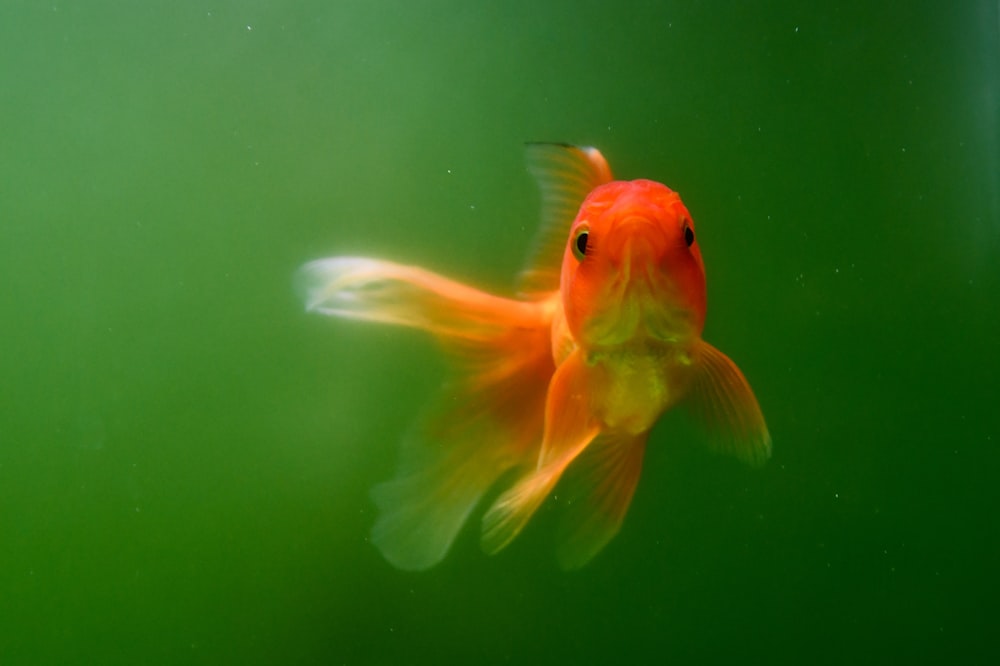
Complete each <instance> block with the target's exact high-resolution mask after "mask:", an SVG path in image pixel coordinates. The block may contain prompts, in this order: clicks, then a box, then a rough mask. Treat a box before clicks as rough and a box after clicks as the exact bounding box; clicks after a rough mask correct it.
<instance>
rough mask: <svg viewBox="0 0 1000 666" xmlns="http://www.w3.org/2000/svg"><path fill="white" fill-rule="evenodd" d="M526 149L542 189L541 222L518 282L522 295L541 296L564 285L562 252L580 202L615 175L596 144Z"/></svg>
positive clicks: (534, 145)
mask: <svg viewBox="0 0 1000 666" xmlns="http://www.w3.org/2000/svg"><path fill="white" fill-rule="evenodd" d="M526 150H527V161H528V171H529V172H530V173H531V175H532V176H534V177H535V180H536V181H537V182H538V187H539V189H540V190H541V195H542V224H541V227H540V229H539V230H538V234H537V235H536V236H535V242H534V245H533V246H532V249H531V253H530V254H529V255H528V262H527V265H526V266H525V268H524V271H523V272H522V273H521V277H520V283H519V285H518V286H519V290H520V291H521V292H522V293H525V294H540V293H545V292H551V291H555V290H556V289H558V288H559V273H560V268H561V264H562V258H563V251H564V249H565V247H566V240H567V238H568V236H569V228H570V225H572V224H573V220H574V219H576V214H577V213H578V212H579V211H580V204H582V203H583V200H584V199H586V198H587V195H588V194H590V192H591V191H592V190H593V189H594V188H595V187H597V186H599V185H603V184H604V183H608V182H610V181H611V180H612V177H611V168H610V167H609V166H608V163H607V161H606V160H605V159H604V156H603V155H601V153H600V151H598V150H597V148H590V147H579V146H572V145H569V144H566V143H528V144H527V148H526Z"/></svg>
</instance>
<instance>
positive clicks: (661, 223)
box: [297, 144, 771, 570]
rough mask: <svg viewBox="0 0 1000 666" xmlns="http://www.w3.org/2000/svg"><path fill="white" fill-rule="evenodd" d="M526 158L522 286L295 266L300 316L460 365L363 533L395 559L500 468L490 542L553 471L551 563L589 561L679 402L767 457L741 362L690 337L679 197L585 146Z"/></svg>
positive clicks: (692, 247) (546, 149)
mask: <svg viewBox="0 0 1000 666" xmlns="http://www.w3.org/2000/svg"><path fill="white" fill-rule="evenodd" d="M528 154H529V168H530V170H531V172H532V173H533V174H534V175H535V177H536V179H537V180H538V181H539V184H540V186H541V190H542V203H543V225H542V229H541V231H540V233H539V237H538V240H537V242H536V247H535V251H534V252H533V254H532V255H531V258H530V261H529V263H528V266H527V268H526V269H525V270H524V271H523V272H522V273H521V276H520V283H519V291H518V295H517V297H516V298H504V297H501V296H494V295H492V294H488V293H486V292H483V291H480V290H478V289H475V288H473V287H470V286H466V285H464V284H461V283H459V282H455V281H453V280H450V279H448V278H445V277H442V276H440V275H436V274H435V273H432V272H429V271H426V270H424V269H422V268H417V267H414V266H406V265H402V264H397V263H393V262H389V261H383V260H379V259H368V258H361V257H333V258H329V259H320V260H317V261H313V262H310V263H308V264H306V265H305V266H303V267H302V268H301V269H300V271H299V273H298V275H297V285H298V288H299V291H300V293H301V295H302V297H303V299H304V301H305V304H306V309H307V310H308V311H311V312H319V313H322V314H327V315H333V316H336V317H343V318H349V319H361V320H367V321H375V322H381V323H385V324H395V325H401V326H409V327H412V328H418V329H423V330H425V331H427V332H429V333H430V334H431V335H432V336H434V337H435V338H436V339H437V341H438V342H440V343H441V345H442V346H443V348H444V349H445V350H446V352H447V353H448V355H449V356H450V358H451V360H452V361H453V362H454V367H455V373H454V377H453V380H452V381H451V382H449V383H448V384H446V385H445V387H444V388H443V389H442V391H441V392H440V394H439V395H438V397H437V400H436V401H434V402H433V404H432V405H431V406H430V408H429V409H428V410H427V411H426V413H425V414H424V416H423V417H422V418H421V419H420V420H419V422H418V427H417V428H416V429H415V432H414V434H413V436H411V437H409V438H408V439H406V440H405V441H404V444H403V451H402V456H401V462H400V465H399V469H398V472H397V475H396V476H395V478H393V479H392V480H390V481H388V482H385V483H382V484H380V485H378V486H376V487H375V488H374V489H373V491H372V495H373V498H374V501H375V503H376V505H377V506H378V509H379V516H378V519H377V522H376V524H375V526H374V528H373V530H372V540H373V542H374V543H375V544H376V545H377V546H378V548H379V549H380V550H381V551H382V554H383V555H384V556H385V557H386V559H388V560H389V562H391V563H392V564H393V565H395V566H397V567H399V568H401V569H408V570H420V569H426V568H428V567H430V566H432V565H434V564H436V563H438V562H440V561H441V560H442V559H443V558H444V556H445V554H446V553H447V551H448V549H449V548H450V546H451V544H452V542H453V541H454V540H455V537H456V535H457V534H458V533H459V531H460V529H461V528H462V525H463V524H464V523H465V522H466V520H467V519H468V518H469V516H470V514H471V513H472V512H473V511H474V509H475V508H476V506H477V505H478V504H479V503H480V501H481V499H482V498H483V496H484V495H486V494H487V493H488V492H489V491H490V490H491V489H492V488H493V487H494V486H495V485H497V484H498V481H500V480H501V479H503V480H504V481H505V482H506V483H508V484H509V485H507V487H505V488H502V492H499V495H497V496H496V497H495V498H494V499H493V500H492V504H491V505H490V506H489V508H488V509H486V512H485V514H484V515H483V517H482V533H481V543H482V546H483V549H484V550H485V551H486V552H488V553H491V554H492V553H496V552H497V551H499V550H501V549H502V548H504V547H505V546H507V544H509V543H510V542H511V540H513V539H514V538H515V537H516V536H517V535H518V534H519V533H520V532H521V530H522V529H523V528H524V526H525V525H526V524H527V522H528V520H529V519H530V518H531V516H532V515H533V514H534V513H535V511H536V510H537V509H538V507H539V506H540V505H541V504H542V502H543V501H545V499H546V498H547V497H549V496H550V495H552V494H553V493H554V491H555V488H556V485H557V483H558V484H559V489H558V492H557V495H558V497H559V500H560V503H561V504H563V505H564V506H563V507H562V508H563V510H564V515H562V517H561V518H562V526H561V531H560V532H559V533H558V534H557V538H558V550H557V555H558V560H559V562H560V564H561V565H562V566H563V567H564V568H567V569H574V568H578V567H581V566H583V565H584V564H586V563H587V562H588V561H589V560H590V559H591V558H592V557H593V556H594V555H596V554H597V553H598V552H599V551H600V550H601V549H602V548H603V547H604V546H605V545H606V544H607V543H608V542H609V541H610V540H611V538H612V537H614V535H615V534H616V533H617V532H618V530H619V528H620V527H621V525H622V521H623V519H624V517H625V512H626V511H627V509H628V506H629V504H630V502H631V501H632V495H633V493H634V491H635V488H636V484H637V483H638V480H639V472H640V470H641V467H642V458H643V453H644V451H645V447H646V439H647V436H648V434H649V430H650V429H651V428H652V427H653V424H655V423H656V421H657V419H658V418H659V417H660V415H661V414H663V413H664V411H666V410H668V409H670V408H672V407H674V406H677V405H683V406H686V407H688V408H689V411H690V412H691V413H693V414H694V415H695V416H696V417H698V418H699V420H700V421H701V422H702V423H704V424H705V426H706V427H707V431H708V434H709V435H710V441H711V442H712V444H713V445H714V446H715V448H717V449H720V450H723V451H727V452H730V453H733V454H735V455H737V456H738V457H740V458H742V459H744V460H746V461H748V462H750V463H752V464H761V463H763V462H764V461H765V460H766V459H767V458H768V457H769V456H770V454H771V436H770V434H769V433H768V430H767V426H766V425H765V423H764V417H763V415H762V414H761V410H760V407H759V406H758V404H757V399H756V398H755V397H754V394H753V391H752V390H751V389H750V385H749V384H748V383H747V380H746V379H745V378H744V376H743V373H742V372H740V370H739V368H737V367H736V365H735V364H734V363H733V362H732V361H731V360H730V359H729V358H728V357H727V356H726V355H725V354H723V353H722V352H721V351H719V350H718V349H716V348H715V347H713V346H712V345H710V344H709V343H707V342H705V341H704V340H702V339H701V333H702V327H703V324H704V321H705V270H704V265H703V263H702V258H701V251H700V249H699V248H698V243H697V240H696V236H695V225H694V221H693V220H692V218H691V214H690V213H689V212H688V210H687V208H686V207H685V206H684V204H683V203H682V202H681V199H680V196H679V195H678V194H677V193H676V192H674V191H673V190H671V189H670V188H668V187H666V186H665V185H661V184H660V183H657V182H653V181H650V180H633V181H627V182H626V181H616V180H613V179H612V176H611V170H610V168H609V167H608V164H607V162H606V161H605V159H604V157H603V156H602V155H601V153H600V152H598V151H597V149H595V148H578V147H574V146H569V145H563V144H529V146H528Z"/></svg>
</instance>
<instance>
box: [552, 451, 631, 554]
mask: <svg viewBox="0 0 1000 666" xmlns="http://www.w3.org/2000/svg"><path fill="white" fill-rule="evenodd" d="M645 451H646V433H643V434H641V435H638V436H630V435H625V434H616V435H600V436H598V437H597V438H596V439H595V440H594V441H593V442H592V443H591V444H590V446H588V447H587V450H586V451H584V452H583V453H582V454H581V455H580V457H579V458H578V459H577V460H576V461H575V462H574V463H573V466H572V467H571V468H570V469H569V471H568V472H567V474H566V476H565V478H564V479H563V481H562V482H561V483H560V484H559V487H558V488H557V489H556V494H557V495H558V497H559V503H560V504H562V505H563V506H564V508H565V512H566V515H565V516H564V517H563V523H562V526H561V529H560V532H559V535H558V536H559V541H560V543H559V546H558V550H557V551H556V556H557V557H558V559H559V564H560V565H562V567H563V568H564V569H579V568H580V567H582V566H583V565H584V564H586V563H587V562H589V561H590V559H591V558H592V557H594V555H596V554H597V553H598V552H600V550H601V549H602V548H604V546H605V545H607V543H608V542H609V541H611V539H612V538H613V537H614V536H615V535H616V534H617V533H618V530H619V529H620V528H621V525H622V521H623V520H624V519H625V513H626V512H627V511H628V507H629V504H631V503H632V495H634V494H635V487H636V485H637V484H638V483H639V474H640V472H641V471H642V458H643V454H644V453H645Z"/></svg>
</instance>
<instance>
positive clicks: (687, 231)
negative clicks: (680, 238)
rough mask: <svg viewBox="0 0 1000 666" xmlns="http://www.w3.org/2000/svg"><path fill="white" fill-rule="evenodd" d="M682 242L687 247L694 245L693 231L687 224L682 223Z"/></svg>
mask: <svg viewBox="0 0 1000 666" xmlns="http://www.w3.org/2000/svg"><path fill="white" fill-rule="evenodd" d="M684 242H685V243H686V244H687V246H688V247H691V246H692V245H694V229H692V228H691V225H690V224H688V223H687V222H685V223H684Z"/></svg>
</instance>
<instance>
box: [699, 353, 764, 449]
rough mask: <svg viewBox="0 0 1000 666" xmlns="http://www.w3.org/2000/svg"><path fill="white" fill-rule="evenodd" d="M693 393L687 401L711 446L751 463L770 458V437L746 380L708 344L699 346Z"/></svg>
mask: <svg viewBox="0 0 1000 666" xmlns="http://www.w3.org/2000/svg"><path fill="white" fill-rule="evenodd" d="M696 357H697V365H696V368H697V369H696V371H695V374H694V378H693V380H692V384H691V390H690V392H689V394H688V398H687V400H686V401H685V406H686V407H687V408H688V411H689V412H690V413H692V414H693V415H694V416H696V417H697V418H698V420H699V421H700V422H701V423H702V424H703V425H704V426H705V429H706V430H707V431H708V434H709V436H710V440H709V441H710V445H711V446H712V448H714V449H715V450H717V451H720V452H723V453H729V454H732V455H735V456H736V457H738V458H740V459H741V460H744V461H745V462H748V463H750V464H751V465H755V466H757V465H762V464H763V463H764V462H765V461H766V460H767V459H768V458H770V457H771V433H770V432H768V429H767V424H766V423H765V422H764V415H763V413H762V412H761V410H760V405H759V404H758V403H757V398H756V397H755V396H754V394H753V390H752V389H751V388H750V384H749V382H747V380H746V377H744V376H743V373H742V372H740V369H739V368H738V367H737V366H736V364H735V363H733V361H732V360H731V359H730V358H729V357H728V356H726V355H725V354H723V353H722V352H721V351H719V350H718V349H716V348H715V347H713V346H712V345H710V344H709V343H707V342H704V341H702V342H701V343H699V345H698V348H697V350H696Z"/></svg>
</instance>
